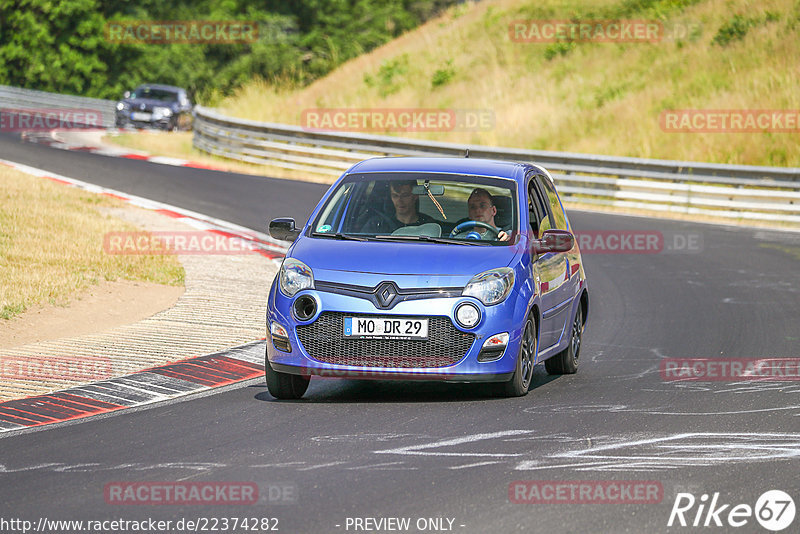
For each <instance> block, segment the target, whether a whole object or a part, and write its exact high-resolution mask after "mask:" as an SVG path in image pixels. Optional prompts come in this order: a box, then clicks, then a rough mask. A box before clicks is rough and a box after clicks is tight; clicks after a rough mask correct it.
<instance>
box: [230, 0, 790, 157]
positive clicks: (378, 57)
mask: <svg viewBox="0 0 800 534" xmlns="http://www.w3.org/2000/svg"><path fill="white" fill-rule="evenodd" d="M528 19H537V20H541V19H560V20H579V21H585V20H609V19H637V20H656V21H659V22H660V23H662V24H663V25H664V28H665V29H666V32H667V35H666V36H665V38H664V39H662V40H661V41H660V42H657V43H649V42H633V43H591V42H569V41H566V42H556V43H522V42H514V41H512V39H511V38H510V35H509V24H510V23H511V22H512V21H514V20H528ZM797 58H800V3H798V2H797V1H796V0H764V1H759V2H756V1H754V0H596V1H594V2H592V3H586V2H582V1H579V0H538V1H532V0H498V1H496V2H491V3H489V2H481V3H476V4H472V3H468V4H462V5H459V6H458V7H456V8H453V9H451V10H450V11H449V12H448V13H446V14H445V15H444V16H442V17H441V18H439V19H436V20H433V21H430V22H429V23H427V24H425V25H424V26H422V27H420V28H418V29H416V30H413V31H411V32H409V33H407V34H405V35H403V36H401V37H400V38H398V39H396V40H395V41H392V42H391V43H389V44H387V45H385V46H383V47H381V48H379V49H377V50H375V51H373V52H372V53H370V54H366V55H364V56H361V57H359V58H357V59H354V60H352V61H350V62H348V63H346V64H344V65H343V66H341V67H340V68H339V69H337V70H336V71H334V72H333V73H332V74H330V75H329V76H327V77H326V78H324V79H321V80H319V81H317V82H315V83H314V84H312V85H310V86H308V87H305V88H297V87H284V86H281V85H272V84H270V83H267V82H264V81H261V80H254V81H253V82H252V83H250V84H249V85H247V86H245V87H244V88H243V89H242V90H241V91H239V92H238V93H237V94H236V95H235V96H234V97H232V98H229V99H227V100H224V101H223V102H222V103H221V106H220V107H221V108H222V110H223V111H224V112H226V113H229V114H231V115H234V116H239V117H242V118H248V119H255V120H263V121H270V122H283V123H288V124H300V117H301V114H302V111H303V110H304V109H307V108H318V107H320V108H348V107H349V108H405V109H407V108H414V107H419V108H426V109H430V108H440V109H483V110H491V111H492V112H493V113H494V115H495V118H496V121H495V124H496V126H495V128H493V129H490V130H485V131H450V132H391V131H388V132H386V133H388V134H394V135H400V136H403V137H415V138H423V139H436V140H442V141H450V142H459V143H477V144H485V145H495V146H510V147H521V148H533V149H541V150H561V151H571V152H584V153H596V154H613V155H621V156H637V157H649V158H663V159H677V160H689V161H707V162H716V163H735V164H751V165H775V166H800V150H798V141H797V139H798V138H797V135H798V134H797V133H769V132H760V133H675V132H666V131H663V130H662V129H661V127H660V124H659V115H660V113H661V112H662V111H665V110H670V109H715V110H719V109H734V110H738V109H745V110H747V109H769V110H797V109H800V91H798V80H800V61H798V60H797Z"/></svg>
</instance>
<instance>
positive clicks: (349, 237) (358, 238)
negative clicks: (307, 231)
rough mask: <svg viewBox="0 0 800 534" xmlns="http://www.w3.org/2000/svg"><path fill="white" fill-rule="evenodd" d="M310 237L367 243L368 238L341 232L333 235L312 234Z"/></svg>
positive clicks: (323, 233) (324, 233)
mask: <svg viewBox="0 0 800 534" xmlns="http://www.w3.org/2000/svg"><path fill="white" fill-rule="evenodd" d="M311 235H312V236H313V237H330V238H333V239H342V240H347V241H369V238H367V237H363V236H358V235H351V234H343V233H341V232H336V233H333V234H330V233H326V232H312V233H311Z"/></svg>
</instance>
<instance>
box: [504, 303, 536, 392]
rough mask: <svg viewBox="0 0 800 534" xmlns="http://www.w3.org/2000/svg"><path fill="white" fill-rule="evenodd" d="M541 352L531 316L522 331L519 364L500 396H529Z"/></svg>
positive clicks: (505, 383)
mask: <svg viewBox="0 0 800 534" xmlns="http://www.w3.org/2000/svg"><path fill="white" fill-rule="evenodd" d="M538 351H539V338H538V336H537V335H536V323H534V321H533V316H532V315H529V316H528V319H527V320H526V321H525V328H524V329H523V330H522V340H521V341H520V344H519V354H518V355H517V364H516V366H515V367H514V375H513V376H512V377H511V380H509V381H508V382H504V383H503V384H501V388H500V394H501V395H502V396H504V397H522V396H524V395H527V394H528V388H529V387H530V385H531V378H532V377H533V365H534V362H535V360H536V354H537V353H538Z"/></svg>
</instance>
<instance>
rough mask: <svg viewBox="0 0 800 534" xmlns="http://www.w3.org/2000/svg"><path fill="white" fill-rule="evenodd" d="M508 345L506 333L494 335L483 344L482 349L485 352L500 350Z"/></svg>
mask: <svg viewBox="0 0 800 534" xmlns="http://www.w3.org/2000/svg"><path fill="white" fill-rule="evenodd" d="M506 345H508V332H503V333H502V334H495V335H493V336H492V337H490V338H489V339H487V340H486V341H484V343H483V348H484V349H486V350H502V349H504V348H506Z"/></svg>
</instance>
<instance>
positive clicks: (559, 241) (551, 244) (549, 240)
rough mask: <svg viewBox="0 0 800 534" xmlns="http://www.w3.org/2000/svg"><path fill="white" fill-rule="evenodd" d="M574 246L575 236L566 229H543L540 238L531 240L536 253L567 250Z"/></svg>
mask: <svg viewBox="0 0 800 534" xmlns="http://www.w3.org/2000/svg"><path fill="white" fill-rule="evenodd" d="M574 246H575V236H574V235H572V234H571V233H570V232H567V231H566V230H556V229H550V230H545V231H544V233H543V234H542V237H541V239H534V240H533V245H532V248H533V251H534V252H536V253H537V254H545V253H547V252H568V251H570V250H572V247H574Z"/></svg>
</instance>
